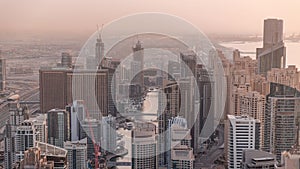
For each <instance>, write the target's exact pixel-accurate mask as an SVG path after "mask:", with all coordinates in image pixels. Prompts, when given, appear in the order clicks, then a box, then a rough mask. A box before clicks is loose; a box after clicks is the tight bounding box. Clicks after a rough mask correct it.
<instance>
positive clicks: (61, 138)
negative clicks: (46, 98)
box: [47, 109, 70, 147]
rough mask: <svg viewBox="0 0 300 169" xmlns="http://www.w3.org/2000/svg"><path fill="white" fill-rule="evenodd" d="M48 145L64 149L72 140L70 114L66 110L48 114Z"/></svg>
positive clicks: (53, 110) (57, 110) (54, 110)
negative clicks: (66, 142)
mask: <svg viewBox="0 0 300 169" xmlns="http://www.w3.org/2000/svg"><path fill="white" fill-rule="evenodd" d="M47 124H48V143H49V144H52V145H55V146H58V147H64V142H65V141H68V140H70V113H69V112H68V111H66V110H64V109H52V110H50V111H48V112H47Z"/></svg>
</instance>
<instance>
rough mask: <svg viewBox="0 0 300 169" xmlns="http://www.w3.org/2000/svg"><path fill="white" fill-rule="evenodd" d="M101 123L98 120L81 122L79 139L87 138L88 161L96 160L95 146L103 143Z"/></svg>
mask: <svg viewBox="0 0 300 169" xmlns="http://www.w3.org/2000/svg"><path fill="white" fill-rule="evenodd" d="M100 122H101V121H98V120H96V119H84V120H83V121H81V122H80V125H79V126H80V128H79V139H84V138H87V155H88V159H94V158H95V155H94V153H95V144H96V145H100V142H101V123H100ZM99 151H100V150H99Z"/></svg>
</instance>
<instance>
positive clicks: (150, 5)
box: [0, 0, 300, 35]
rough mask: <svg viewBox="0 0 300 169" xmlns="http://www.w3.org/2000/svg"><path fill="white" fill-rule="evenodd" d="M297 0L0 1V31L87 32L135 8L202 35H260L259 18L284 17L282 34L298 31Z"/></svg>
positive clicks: (260, 22)
mask: <svg viewBox="0 0 300 169" xmlns="http://www.w3.org/2000/svg"><path fill="white" fill-rule="evenodd" d="M299 7H300V1H294V0H287V1H280V0H248V1H239V0H205V1H204V0H189V1H183V0H172V1H166V0H151V1H150V0H144V1H141V0H127V1H124V0H122V1H121V0H120V1H118V0H105V1H104V0H85V1H83V0H43V1H41V0H21V1H20V0H0V11H1V15H0V23H1V26H0V33H2V34H3V33H25V32H31V33H33V32H34V33H50V34H51V33H55V32H61V33H63V32H66V33H79V34H90V33H92V32H94V31H95V30H96V24H107V23H109V22H111V21H112V20H114V19H117V18H120V17H123V16H126V15H131V14H134V13H140V12H162V13H168V14H172V15H176V16H179V17H181V18H184V19H186V20H187V21H189V22H191V23H192V24H194V25H196V26H197V27H198V28H199V29H201V30H202V31H204V33H207V34H257V35H261V34H262V30H263V20H264V19H266V18H280V19H283V20H284V32H285V34H286V35H289V34H293V33H296V34H297V33H299V32H300V19H299V14H300V12H299Z"/></svg>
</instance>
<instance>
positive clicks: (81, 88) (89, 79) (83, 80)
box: [40, 68, 108, 119]
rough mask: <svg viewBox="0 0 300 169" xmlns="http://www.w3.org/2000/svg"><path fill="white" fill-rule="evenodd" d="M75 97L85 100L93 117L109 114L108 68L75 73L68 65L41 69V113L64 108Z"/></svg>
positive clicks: (75, 98) (98, 117)
mask: <svg viewBox="0 0 300 169" xmlns="http://www.w3.org/2000/svg"><path fill="white" fill-rule="evenodd" d="M73 84H76V86H73ZM72 86H73V87H72ZM93 89H94V90H93ZM91 96H94V97H91ZM74 100H84V104H85V106H86V110H87V111H88V112H89V116H90V118H97V119H100V118H101V116H102V115H107V113H108V70H97V71H92V70H80V71H79V70H78V71H75V72H73V70H72V69H68V68H42V69H40V106H41V112H43V113H46V112H47V111H49V110H51V109H54V108H59V109H64V108H65V106H67V105H68V104H71V103H72V102H73V101H74ZM99 112H100V113H99Z"/></svg>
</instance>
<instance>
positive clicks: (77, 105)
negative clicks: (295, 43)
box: [66, 100, 85, 141]
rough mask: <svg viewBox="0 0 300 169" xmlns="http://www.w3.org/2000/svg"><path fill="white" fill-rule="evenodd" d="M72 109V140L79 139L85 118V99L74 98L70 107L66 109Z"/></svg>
mask: <svg viewBox="0 0 300 169" xmlns="http://www.w3.org/2000/svg"><path fill="white" fill-rule="evenodd" d="M67 109H70V113H71V119H70V123H71V126H70V127H71V141H78V140H79V131H80V122H81V121H83V119H84V118H85V108H84V101H83V100H74V101H73V104H72V105H70V108H68V107H66V110H67Z"/></svg>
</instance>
